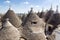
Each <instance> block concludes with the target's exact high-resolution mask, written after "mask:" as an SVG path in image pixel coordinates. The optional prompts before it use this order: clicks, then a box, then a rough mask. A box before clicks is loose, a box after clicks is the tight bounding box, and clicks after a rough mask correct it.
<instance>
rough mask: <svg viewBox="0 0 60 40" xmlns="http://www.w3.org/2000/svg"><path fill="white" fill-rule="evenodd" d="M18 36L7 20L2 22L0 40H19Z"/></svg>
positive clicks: (17, 32)
mask: <svg viewBox="0 0 60 40" xmlns="http://www.w3.org/2000/svg"><path fill="white" fill-rule="evenodd" d="M19 38H20V34H19V31H18V30H17V28H15V27H14V26H13V25H12V24H11V23H10V22H9V21H8V20H6V21H4V22H3V24H2V28H1V29H0V40H19Z"/></svg>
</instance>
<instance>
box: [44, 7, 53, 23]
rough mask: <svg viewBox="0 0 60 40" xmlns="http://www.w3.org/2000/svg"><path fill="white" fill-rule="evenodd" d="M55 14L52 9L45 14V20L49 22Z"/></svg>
mask: <svg viewBox="0 0 60 40" xmlns="http://www.w3.org/2000/svg"><path fill="white" fill-rule="evenodd" d="M53 14H54V11H53V10H52V8H50V10H49V11H47V12H46V14H45V18H44V19H45V22H47V21H48V20H49V19H50V17H51V16H52V15H53Z"/></svg>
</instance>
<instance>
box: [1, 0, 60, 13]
mask: <svg viewBox="0 0 60 40" xmlns="http://www.w3.org/2000/svg"><path fill="white" fill-rule="evenodd" d="M9 4H10V5H11V9H12V10H14V12H15V13H24V12H25V13H27V12H28V11H29V10H30V8H31V7H33V8H34V11H36V12H37V11H41V10H42V8H44V10H46V9H50V7H51V4H52V7H53V10H56V5H58V6H59V9H60V0H0V13H5V12H6V11H7V10H8V9H9ZM59 11H60V10H59Z"/></svg>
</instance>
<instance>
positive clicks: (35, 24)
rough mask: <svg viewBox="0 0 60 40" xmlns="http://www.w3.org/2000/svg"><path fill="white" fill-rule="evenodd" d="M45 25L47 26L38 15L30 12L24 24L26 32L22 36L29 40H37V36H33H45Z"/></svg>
mask: <svg viewBox="0 0 60 40" xmlns="http://www.w3.org/2000/svg"><path fill="white" fill-rule="evenodd" d="M44 25H45V23H44V22H43V20H42V19H40V18H39V17H38V16H37V14H35V13H31V12H30V13H29V14H28V15H27V17H26V19H25V21H24V23H23V24H22V26H23V31H24V32H23V31H22V34H24V35H23V36H24V37H26V38H27V39H28V40H36V39H37V38H36V39H35V37H36V36H34V35H33V34H34V33H36V34H38V33H42V34H44ZM41 30H42V31H41ZM37 31H38V32H37ZM31 33H33V34H31ZM38 35H39V34H38ZM41 36H42V35H41ZM43 37H45V36H43ZM38 39H39V38H38ZM38 39H37V40H38Z"/></svg>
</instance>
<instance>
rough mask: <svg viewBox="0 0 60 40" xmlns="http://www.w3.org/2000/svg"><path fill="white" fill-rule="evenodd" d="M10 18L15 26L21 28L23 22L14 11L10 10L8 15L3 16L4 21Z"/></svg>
mask: <svg viewBox="0 0 60 40" xmlns="http://www.w3.org/2000/svg"><path fill="white" fill-rule="evenodd" d="M6 18H9V19H10V20H9V21H10V22H11V23H12V24H13V25H14V26H15V27H19V26H20V25H21V20H20V19H19V18H18V16H17V15H16V14H15V13H14V11H13V10H11V9H9V10H8V11H7V13H6V14H5V15H4V16H3V19H2V20H4V19H6Z"/></svg>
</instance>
